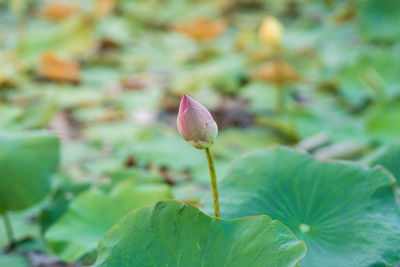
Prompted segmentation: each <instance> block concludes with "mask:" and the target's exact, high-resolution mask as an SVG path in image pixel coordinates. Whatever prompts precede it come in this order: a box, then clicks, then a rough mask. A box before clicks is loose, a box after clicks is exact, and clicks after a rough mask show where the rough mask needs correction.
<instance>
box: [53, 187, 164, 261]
mask: <svg viewBox="0 0 400 267" xmlns="http://www.w3.org/2000/svg"><path fill="white" fill-rule="evenodd" d="M163 199H171V192H170V189H169V187H168V186H166V185H163V184H144V185H141V184H137V183H136V182H135V181H134V180H123V181H121V182H120V183H118V184H116V185H115V187H114V189H113V190H112V191H111V192H110V193H109V194H107V193H104V192H103V191H101V190H99V189H91V190H88V191H86V192H84V193H82V194H81V195H79V196H78V197H77V198H76V199H74V200H73V201H72V202H71V204H70V205H69V207H68V210H67V212H66V213H65V214H64V215H63V216H62V217H61V219H60V220H59V221H57V222H56V223H55V224H53V225H52V226H51V227H50V228H49V229H48V230H47V232H46V233H45V238H46V240H47V241H48V242H49V244H50V246H51V248H52V250H53V251H54V253H56V254H57V256H59V257H60V258H61V259H63V260H65V261H75V260H77V259H79V258H80V257H81V256H83V255H84V254H86V253H88V252H91V251H93V250H95V248H96V245H97V242H98V241H99V240H100V238H101V237H102V236H103V235H104V234H105V233H106V232H107V231H108V230H109V229H110V228H111V227H112V226H113V225H114V224H115V223H116V222H117V221H118V220H119V219H121V218H122V216H124V215H126V214H127V213H128V212H130V211H132V210H134V209H137V208H140V207H144V206H148V205H154V204H155V203H156V202H157V201H159V200H163Z"/></svg>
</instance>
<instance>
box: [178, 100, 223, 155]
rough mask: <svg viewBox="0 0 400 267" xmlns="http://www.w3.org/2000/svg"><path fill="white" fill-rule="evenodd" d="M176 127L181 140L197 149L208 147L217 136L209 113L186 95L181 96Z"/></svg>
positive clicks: (216, 127)
mask: <svg viewBox="0 0 400 267" xmlns="http://www.w3.org/2000/svg"><path fill="white" fill-rule="evenodd" d="M177 127H178V131H179V134H180V135H181V136H182V137H183V139H185V140H186V141H188V142H189V143H190V144H191V145H192V146H194V147H195V148H198V149H204V148H208V147H210V146H211V145H212V144H214V140H215V138H216V137H217V134H218V126H217V124H216V123H215V121H214V119H213V118H212V116H211V114H210V112H209V111H208V110H207V109H206V108H205V107H204V106H203V105H201V104H200V103H199V102H197V101H196V100H194V99H192V98H191V97H189V96H187V95H183V97H182V100H181V104H180V106H179V113H178V119H177Z"/></svg>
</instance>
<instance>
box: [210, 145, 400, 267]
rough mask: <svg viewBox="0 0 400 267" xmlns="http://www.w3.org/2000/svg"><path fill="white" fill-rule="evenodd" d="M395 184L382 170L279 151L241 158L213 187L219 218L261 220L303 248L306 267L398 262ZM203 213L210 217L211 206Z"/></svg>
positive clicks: (399, 241) (399, 227)
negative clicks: (281, 227) (273, 222)
mask: <svg viewBox="0 0 400 267" xmlns="http://www.w3.org/2000/svg"><path fill="white" fill-rule="evenodd" d="M394 184H395V181H394V179H393V177H392V176H391V175H390V173H389V172H387V171H386V170H384V169H379V168H378V169H369V168H368V167H366V166H362V165H359V164H355V163H350V162H320V161H317V160H315V159H314V158H312V157H311V156H309V155H307V154H305V153H303V152H301V151H297V150H293V149H289V148H284V147H278V148H275V149H272V150H260V151H257V152H253V153H251V154H247V155H245V156H243V157H241V158H240V159H239V160H237V161H236V162H234V163H233V165H232V166H231V168H230V170H229V171H228V172H227V175H226V176H225V178H224V179H223V180H222V181H221V183H220V192H219V193H220V196H221V198H220V204H221V217H222V218H227V219H233V218H240V217H246V216H254V215H261V214H268V215H269V216H271V217H272V218H273V219H278V220H280V221H282V222H283V223H284V224H285V225H287V226H288V227H289V229H290V230H292V231H293V232H294V234H295V235H296V236H297V237H298V238H300V239H302V240H304V241H305V243H306V244H307V248H308V253H307V255H306V257H305V258H304V259H303V260H302V261H301V262H300V263H302V264H303V265H304V266H307V267H314V266H315V267H321V266H324V267H330V266H332V267H333V266H335V267H338V266H348V267H358V266H360V267H361V266H368V265H370V264H374V263H379V262H383V263H387V264H395V263H397V262H398V261H400V210H399V207H398V206H397V205H396V200H395V195H394V193H393V190H394V188H395V187H394ZM205 204H206V211H207V212H208V213H212V203H210V202H207V203H205Z"/></svg>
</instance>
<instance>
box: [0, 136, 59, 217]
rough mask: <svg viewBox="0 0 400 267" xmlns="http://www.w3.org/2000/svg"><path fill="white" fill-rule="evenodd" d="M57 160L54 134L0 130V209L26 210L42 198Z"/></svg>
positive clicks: (57, 148) (57, 150)
mask: <svg viewBox="0 0 400 267" xmlns="http://www.w3.org/2000/svg"><path fill="white" fill-rule="evenodd" d="M58 161H59V141H58V138H57V137H55V136H53V135H50V134H48V133H44V132H29V133H11V132H1V131H0V184H1V187H0V212H1V211H8V210H21V209H25V208H28V207H30V206H32V205H33V204H35V203H37V202H38V201H40V200H42V199H43V198H44V197H45V196H46V194H47V193H48V191H49V188H50V175H51V174H52V172H53V171H54V170H55V169H56V167H57V165H58Z"/></svg>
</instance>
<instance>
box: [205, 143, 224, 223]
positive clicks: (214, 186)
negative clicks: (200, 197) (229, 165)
mask: <svg viewBox="0 0 400 267" xmlns="http://www.w3.org/2000/svg"><path fill="white" fill-rule="evenodd" d="M204 150H205V152H206V156H207V161H208V169H209V170H210V177H211V189H212V193H213V200H214V214H215V217H217V218H219V217H220V213H219V201H218V188H217V175H216V174H215V167H214V160H213V156H212V154H211V151H210V149H209V148H208V147H207V148H206V149H204Z"/></svg>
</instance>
